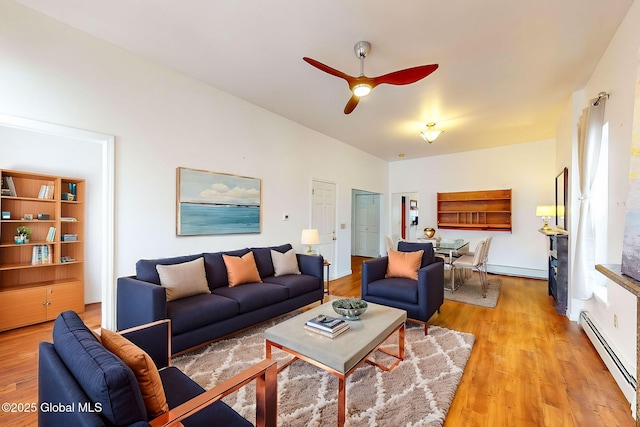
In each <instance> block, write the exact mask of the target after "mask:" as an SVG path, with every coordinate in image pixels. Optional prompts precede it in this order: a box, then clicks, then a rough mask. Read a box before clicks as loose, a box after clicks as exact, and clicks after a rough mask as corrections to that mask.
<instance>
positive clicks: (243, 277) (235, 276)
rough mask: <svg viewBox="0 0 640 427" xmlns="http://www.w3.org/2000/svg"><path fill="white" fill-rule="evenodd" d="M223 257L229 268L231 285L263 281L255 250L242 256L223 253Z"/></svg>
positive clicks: (228, 273)
mask: <svg viewBox="0 0 640 427" xmlns="http://www.w3.org/2000/svg"><path fill="white" fill-rule="evenodd" d="M222 259H223V260H224V265H225V267H226V268H227V281H228V282H229V286H230V287H234V286H238V285H244V284H245V283H260V282H262V280H261V279H260V273H258V267H256V260H255V258H254V257H253V252H248V253H247V254H245V255H243V256H241V257H237V256H230V255H226V254H222Z"/></svg>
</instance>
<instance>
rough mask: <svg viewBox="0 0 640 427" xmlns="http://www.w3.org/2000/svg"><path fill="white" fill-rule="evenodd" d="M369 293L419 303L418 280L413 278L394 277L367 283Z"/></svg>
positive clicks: (394, 299) (389, 298)
mask: <svg viewBox="0 0 640 427" xmlns="http://www.w3.org/2000/svg"><path fill="white" fill-rule="evenodd" d="M367 294H368V295H373V296H377V297H382V298H385V299H388V300H393V301H404V302H408V303H411V304H417V303H418V282H417V281H415V280H412V279H403V278H399V277H394V278H391V279H381V280H376V281H375V282H371V283H369V285H367Z"/></svg>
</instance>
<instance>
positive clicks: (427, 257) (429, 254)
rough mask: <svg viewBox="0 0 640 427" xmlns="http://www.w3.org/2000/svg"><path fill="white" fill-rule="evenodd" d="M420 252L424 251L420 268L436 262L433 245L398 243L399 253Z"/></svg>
mask: <svg viewBox="0 0 640 427" xmlns="http://www.w3.org/2000/svg"><path fill="white" fill-rule="evenodd" d="M420 250H423V251H424V253H423V254H422V263H421V264H420V268H422V267H424V266H427V265H429V264H432V263H433V262H434V261H435V254H434V252H433V244H432V243H419V242H405V241H402V242H398V252H417V251H420Z"/></svg>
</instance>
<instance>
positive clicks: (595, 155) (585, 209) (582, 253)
mask: <svg viewBox="0 0 640 427" xmlns="http://www.w3.org/2000/svg"><path fill="white" fill-rule="evenodd" d="M595 102H596V100H595V99H592V100H591V102H590V103H589V107H588V108H585V109H584V110H582V116H580V119H579V120H578V172H579V175H580V218H579V219H578V229H577V230H576V233H577V235H576V252H575V262H574V264H573V279H572V283H573V290H574V291H575V297H576V298H579V299H583V300H586V299H589V298H591V296H592V295H593V286H594V280H595V246H594V232H593V215H592V207H591V187H592V185H593V182H594V179H595V176H596V169H597V167H598V159H599V157H600V146H601V144H602V126H603V124H604V123H603V122H604V107H605V104H606V97H600V98H599V99H598V102H597V103H598V105H594V103H595Z"/></svg>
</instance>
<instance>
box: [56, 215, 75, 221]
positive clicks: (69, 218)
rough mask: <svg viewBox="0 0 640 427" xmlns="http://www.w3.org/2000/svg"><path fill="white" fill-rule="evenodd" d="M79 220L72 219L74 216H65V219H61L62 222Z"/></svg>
mask: <svg viewBox="0 0 640 427" xmlns="http://www.w3.org/2000/svg"><path fill="white" fill-rule="evenodd" d="M77 220H78V219H77V218H74V217H72V216H63V217H60V221H77Z"/></svg>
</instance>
